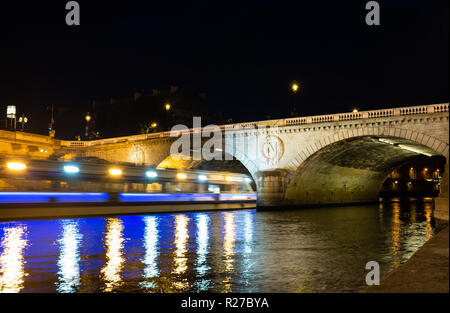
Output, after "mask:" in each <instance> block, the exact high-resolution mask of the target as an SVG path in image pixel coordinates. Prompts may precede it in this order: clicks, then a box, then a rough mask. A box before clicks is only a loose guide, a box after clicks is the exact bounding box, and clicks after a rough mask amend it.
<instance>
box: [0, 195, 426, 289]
mask: <svg viewBox="0 0 450 313" xmlns="http://www.w3.org/2000/svg"><path fill="white" fill-rule="evenodd" d="M433 223H434V221H433V218H432V207H431V205H430V204H423V205H418V204H407V205H405V204H401V203H393V204H392V205H386V204H384V205H380V206H379V207H376V206H361V207H342V208H324V209H310V210H298V211H282V212H256V211H254V210H240V211H226V212H201V213H174V214H154V215H142V216H117V217H108V218H103V217H90V218H76V219H53V220H51V219H46V220H27V221H20V222H0V243H1V245H0V291H1V292H33V291H39V292H102V291H103V292H205V291H215V292H305V291H306V292H322V291H325V292H336V291H343V292H349V291H359V290H362V289H364V287H365V285H364V277H365V264H366V262H368V261H371V260H376V261H378V262H379V263H380V266H381V271H382V275H385V274H386V273H387V272H389V271H390V270H392V269H394V268H396V267H398V266H399V265H400V264H401V263H403V262H405V261H406V260H407V259H408V258H409V257H410V256H411V255H412V254H413V253H414V252H415V251H416V250H417V249H418V248H419V247H420V246H422V245H423V243H424V242H425V241H426V240H428V239H429V238H431V237H432V236H433V235H434V233H435V229H434V226H433Z"/></svg>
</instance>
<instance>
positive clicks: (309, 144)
mask: <svg viewBox="0 0 450 313" xmlns="http://www.w3.org/2000/svg"><path fill="white" fill-rule="evenodd" d="M217 128H218V129H220V130H221V131H222V134H221V136H222V138H223V144H222V146H221V147H220V148H217V147H216V150H217V151H218V152H217V153H218V156H221V157H224V156H232V157H234V158H235V159H237V160H239V161H240V162H241V163H242V165H243V166H245V168H246V169H247V170H248V172H249V173H250V174H251V175H252V176H253V178H254V180H255V182H256V186H257V192H258V205H259V206H260V207H266V206H284V205H296V206H298V205H322V204H344V203H363V202H373V201H376V200H377V198H378V193H379V191H380V188H381V185H382V184H383V182H384V181H385V179H386V178H387V176H388V175H389V173H391V171H392V170H393V169H395V168H397V167H399V166H401V165H402V164H405V162H408V160H411V159H412V158H414V157H417V156H418V155H422V156H423V155H425V156H427V157H429V158H441V159H442V160H444V161H443V162H445V172H444V174H443V177H442V179H441V194H440V197H439V198H438V199H436V208H437V210H441V209H442V210H444V212H446V213H445V215H446V216H447V217H446V219H448V157H449V112H448V103H444V104H433V105H423V106H413V107H403V108H390V109H382V110H374V111H364V112H352V113H341V114H329V115H321V116H309V117H296V118H287V119H278V120H268V121H259V122H251V123H238V124H230V125H221V126H217ZM203 130H205V128H203ZM201 131H202V129H201V128H193V129H186V130H184V131H179V132H176V135H177V136H181V135H183V134H186V133H188V134H189V135H190V136H191V137H192V136H194V135H195V134H198V133H200V132H201ZM173 134H174V133H173V132H172V135H173ZM177 138H178V137H171V132H162V133H153V134H142V135H135V136H128V137H119V138H110V139H102V140H94V141H57V145H58V148H55V147H52V156H53V157H55V158H56V157H58V158H66V159H70V158H71V157H74V156H82V157H95V158H99V159H104V160H107V161H110V162H121V163H122V162H128V163H134V164H137V165H139V164H140V165H146V166H155V167H156V166H159V167H175V168H177V167H178V168H189V167H190V166H192V164H193V163H196V164H199V163H202V162H205V163H206V162H210V161H205V160H196V161H195V160H188V161H186V160H185V161H176V160H174V156H173V155H171V154H170V147H171V145H172V143H173V142H174V141H175V140H176V139H177ZM205 141H206V139H205V138H202V142H203V143H205ZM192 153H193V152H192ZM217 162H219V161H217ZM221 162H224V161H221Z"/></svg>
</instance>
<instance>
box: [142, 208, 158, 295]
mask: <svg viewBox="0 0 450 313" xmlns="http://www.w3.org/2000/svg"><path fill="white" fill-rule="evenodd" d="M144 224H145V231H144V247H145V257H144V260H143V263H144V264H145V268H144V278H145V279H146V280H145V281H143V282H142V283H141V286H142V287H144V288H156V287H157V285H156V284H155V282H153V281H149V280H151V279H152V278H154V277H158V275H159V269H158V256H159V252H158V241H159V234H158V225H159V218H158V217H156V216H145V217H144Z"/></svg>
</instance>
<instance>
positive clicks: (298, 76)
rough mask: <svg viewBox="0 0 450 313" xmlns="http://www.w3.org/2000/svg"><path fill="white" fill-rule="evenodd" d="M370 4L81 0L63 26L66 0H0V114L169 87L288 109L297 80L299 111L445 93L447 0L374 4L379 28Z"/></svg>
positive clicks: (435, 99)
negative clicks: (10, 108) (74, 17)
mask: <svg viewBox="0 0 450 313" xmlns="http://www.w3.org/2000/svg"><path fill="white" fill-rule="evenodd" d="M93 2H95V4H93ZM366 2H367V1H300V0H297V1H281V0H279V1H266V0H258V1H190V0H185V1H182V2H176V1H168V0H165V1H153V0H149V1H142V2H137V1H136V2H135V1H131V0H128V1H120V2H117V1H92V0H89V1H88V0H80V1H78V3H79V4H80V8H81V25H80V26H67V25H66V24H65V15H66V13H67V11H66V10H65V4H66V1H2V3H1V13H0V38H1V39H0V109H1V110H2V112H1V114H0V116H1V118H2V119H4V115H5V113H4V112H6V106H7V105H10V104H14V105H16V106H17V107H18V113H21V112H25V113H26V114H27V116H28V117H29V119H30V123H29V125H27V127H28V130H30V131H33V132H40V133H45V132H46V129H47V123H48V122H49V118H50V117H49V113H48V111H47V110H46V107H47V106H48V105H51V104H54V106H55V107H57V108H58V110H59V111H64V110H70V109H71V108H74V107H78V108H84V107H86V108H88V107H89V105H90V104H91V103H92V101H93V100H94V99H106V100H107V99H109V98H111V97H116V98H121V97H122V98H123V97H132V96H133V92H135V91H141V92H143V93H151V92H152V89H161V90H164V89H169V88H170V86H171V85H176V86H179V87H180V88H182V89H185V90H190V91H193V92H199V93H205V94H206V100H207V104H208V105H209V106H210V107H211V110H215V111H221V112H224V114H226V116H227V117H231V118H233V120H234V121H254V120H262V119H266V118H267V117H268V116H270V117H271V118H280V117H289V112H290V106H291V105H292V102H293V98H292V94H291V93H290V89H289V84H290V83H291V82H292V81H293V80H297V81H299V82H300V83H301V85H302V89H301V91H300V93H299V94H298V96H297V105H298V111H299V113H300V115H315V114H326V113H337V112H347V111H351V109H352V108H354V107H357V108H359V109H360V110H365V109H378V108H384V107H398V106H409V105H420V104H431V103H439V102H448V84H449V81H448V69H449V63H448V53H449V51H448V39H449V33H448V30H449V25H448V24H449V23H448V20H449V19H448V13H449V9H448V1H447V0H445V1H414V0H402V1H378V2H379V4H380V7H381V25H380V26H367V25H366V24H365V15H366V13H367V12H368V11H367V10H366V9H365V4H366ZM124 114H126V112H124ZM194 114H195V112H193V115H194ZM57 118H58V117H57ZM82 118H83V117H82V116H80V121H82ZM71 124H73V122H70V123H69V122H65V121H64V120H62V121H61V120H57V125H58V127H57V130H56V131H57V137H59V138H64V137H67V136H69V134H70V135H72V133H71V132H70V131H69V130H73V129H80V132H82V127H83V125H82V123H81V122H80V124H79V125H71Z"/></svg>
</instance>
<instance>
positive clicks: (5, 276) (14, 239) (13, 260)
mask: <svg viewBox="0 0 450 313" xmlns="http://www.w3.org/2000/svg"><path fill="white" fill-rule="evenodd" d="M25 233H26V227H25V226H20V225H18V226H15V227H6V228H5V229H4V234H3V238H2V240H1V246H2V248H3V251H2V253H1V254H0V292H9V293H11V292H19V291H20V290H22V288H23V283H24V277H25V271H24V258H23V249H24V248H25V246H26V245H27V240H26V239H24V237H25Z"/></svg>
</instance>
